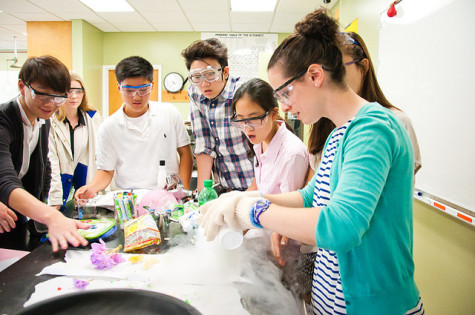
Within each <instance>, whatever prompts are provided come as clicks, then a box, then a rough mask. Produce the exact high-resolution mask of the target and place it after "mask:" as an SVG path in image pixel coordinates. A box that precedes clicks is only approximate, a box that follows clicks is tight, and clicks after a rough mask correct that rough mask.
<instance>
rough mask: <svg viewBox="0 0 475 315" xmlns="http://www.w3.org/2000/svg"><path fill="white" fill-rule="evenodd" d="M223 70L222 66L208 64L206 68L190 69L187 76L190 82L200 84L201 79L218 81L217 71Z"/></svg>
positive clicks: (210, 81)
mask: <svg viewBox="0 0 475 315" xmlns="http://www.w3.org/2000/svg"><path fill="white" fill-rule="evenodd" d="M221 70H223V68H222V67H221V68H216V67H211V66H208V67H206V69H194V70H191V71H190V74H189V75H188V78H189V79H190V81H191V83H193V84H201V82H203V80H206V82H209V83H212V82H215V81H218V79H219V72H220V71H221Z"/></svg>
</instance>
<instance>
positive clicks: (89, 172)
mask: <svg viewBox="0 0 475 315" xmlns="http://www.w3.org/2000/svg"><path fill="white" fill-rule="evenodd" d="M70 75H71V87H70V90H69V92H68V100H67V101H66V103H65V104H64V105H63V106H62V107H60V108H59V110H58V112H56V113H55V114H54V116H53V117H52V118H51V130H50V135H49V154H48V157H49V160H50V161H51V188H50V191H49V196H48V204H49V205H51V206H55V207H56V208H57V209H60V208H62V207H63V206H64V205H65V204H66V201H68V197H69V196H70V193H71V189H72V188H74V189H78V188H79V187H81V186H83V185H85V184H86V183H88V182H89V181H90V180H91V179H92V178H93V176H94V174H95V173H96V171H97V166H96V160H95V153H96V135H97V130H98V128H99V125H100V123H101V122H102V117H101V116H100V115H99V113H98V112H97V111H96V110H95V109H94V108H93V107H92V106H91V105H90V104H89V103H88V100H87V93H86V89H85V88H84V83H83V81H82V79H81V77H80V76H79V75H78V74H77V73H74V72H70Z"/></svg>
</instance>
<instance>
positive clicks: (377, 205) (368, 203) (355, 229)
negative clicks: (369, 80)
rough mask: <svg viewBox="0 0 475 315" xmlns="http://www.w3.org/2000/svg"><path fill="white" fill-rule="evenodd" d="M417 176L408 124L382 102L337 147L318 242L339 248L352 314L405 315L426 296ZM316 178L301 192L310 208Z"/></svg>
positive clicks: (361, 114) (363, 110)
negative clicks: (415, 199) (417, 234)
mask: <svg viewBox="0 0 475 315" xmlns="http://www.w3.org/2000/svg"><path fill="white" fill-rule="evenodd" d="M330 138H331V136H330V137H328V139H330ZM327 145H328V140H327V143H326V144H325V149H326V146H327ZM413 177H414V154H413V150H412V146H411V141H410V140H409V137H408V135H407V132H406V130H405V129H404V126H403V125H402V124H401V122H400V121H399V120H398V118H397V117H396V116H395V115H394V114H392V113H391V112H390V111H389V110H387V109H385V108H383V107H382V106H381V105H379V104H377V103H369V104H366V105H364V106H363V107H362V108H361V109H360V111H359V112H358V114H357V115H356V117H355V118H354V119H353V121H352V122H351V123H350V125H349V126H348V129H347V130H346V133H345V134H344V136H343V137H342V139H341V140H340V142H339V143H338V145H337V152H336V154H335V158H334V160H333V164H332V166H331V170H330V188H331V197H330V201H329V203H328V205H327V206H326V207H323V208H322V210H321V212H320V215H319V217H318V222H317V226H316V228H315V240H316V243H317V246H318V247H321V248H324V249H327V250H332V251H335V252H336V254H337V257H338V261H339V264H340V274H341V280H342V287H343V293H344V295H345V303H346V307H347V312H348V314H365V315H367V314H385V315H388V314H397V315H401V314H404V313H405V312H406V311H408V310H410V309H411V308H413V307H415V306H416V304H417V302H418V299H419V290H418V289H417V286H416V284H415V281H414V261H413V255H412V246H413V229H412V225H413V221H412V196H413V183H414V179H413ZM315 178H316V177H315V176H314V177H313V179H312V180H311V181H310V183H309V184H308V185H307V186H306V187H305V188H303V189H302V190H300V193H301V194H302V197H303V200H304V203H305V207H312V201H313V194H314V189H315Z"/></svg>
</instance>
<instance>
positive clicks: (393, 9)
mask: <svg viewBox="0 0 475 315" xmlns="http://www.w3.org/2000/svg"><path fill="white" fill-rule="evenodd" d="M395 4H396V1H394V2H393V3H391V6H390V7H389V9H388V16H389V17H393V16H395V15H396V14H397V11H396V7H395V6H394V5H395Z"/></svg>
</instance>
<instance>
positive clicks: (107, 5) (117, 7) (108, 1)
mask: <svg viewBox="0 0 475 315" xmlns="http://www.w3.org/2000/svg"><path fill="white" fill-rule="evenodd" d="M79 1H81V2H82V3H84V4H85V5H87V6H88V7H89V8H91V9H92V10H94V11H96V12H130V11H135V10H134V8H132V7H131V6H130V5H129V4H128V3H127V1H125V0H79Z"/></svg>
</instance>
